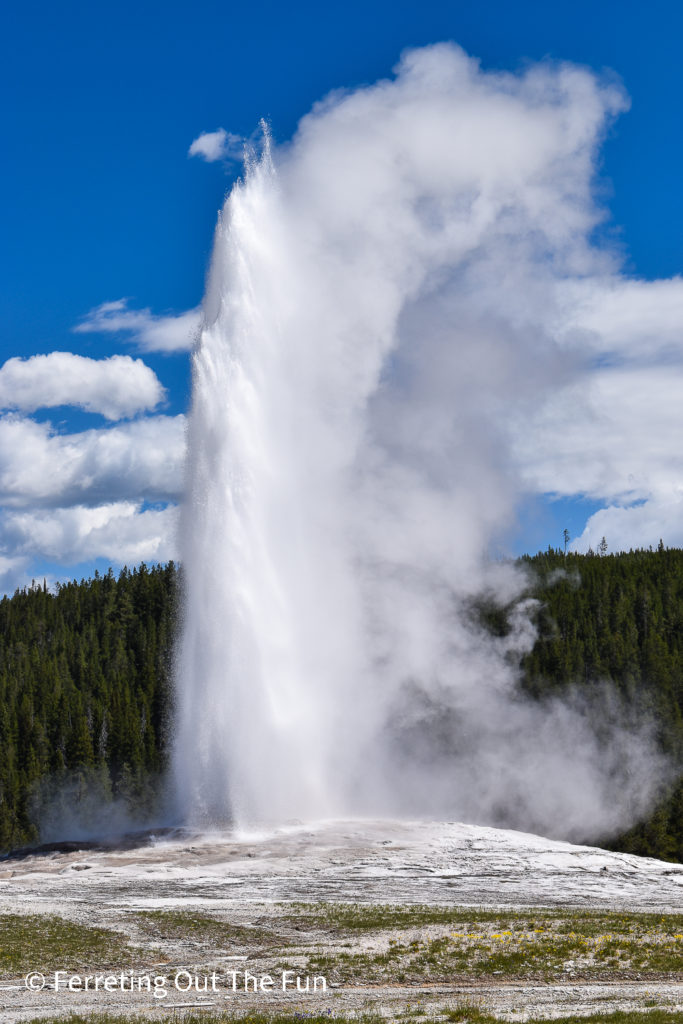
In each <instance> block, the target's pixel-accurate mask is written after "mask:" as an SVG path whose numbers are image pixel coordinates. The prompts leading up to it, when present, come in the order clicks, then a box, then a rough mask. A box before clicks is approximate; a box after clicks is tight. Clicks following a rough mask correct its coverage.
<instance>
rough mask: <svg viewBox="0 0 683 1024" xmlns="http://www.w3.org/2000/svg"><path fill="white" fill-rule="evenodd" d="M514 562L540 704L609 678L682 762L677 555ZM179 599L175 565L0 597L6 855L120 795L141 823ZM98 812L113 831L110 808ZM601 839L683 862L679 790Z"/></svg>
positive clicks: (681, 587)
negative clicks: (527, 606) (525, 583)
mask: <svg viewBox="0 0 683 1024" xmlns="http://www.w3.org/2000/svg"><path fill="white" fill-rule="evenodd" d="M521 564H522V566H523V567H524V568H525V569H526V570H527V572H528V575H529V587H528V593H527V595H526V596H530V597H534V598H535V599H536V600H537V601H538V611H537V616H538V627H539V639H538V641H537V643H536V644H535V646H534V649H533V650H532V651H531V652H530V653H529V654H528V655H527V656H526V657H525V658H524V662H523V665H522V670H523V674H522V678H521V681H520V686H521V687H522V688H523V689H524V690H525V691H526V693H527V694H528V695H529V696H530V697H531V698H533V699H536V700H544V699H546V698H547V697H549V696H552V695H556V694H557V693H558V692H559V691H561V690H562V689H563V688H567V687H573V688H576V689H579V690H580V691H581V693H582V694H583V695H584V697H585V699H586V700H587V701H588V702H591V701H594V702H595V708H596V709H597V710H598V711H599V709H600V703H599V701H600V694H601V685H602V684H603V682H608V683H611V684H612V685H613V686H614V687H615V688H616V690H617V691H618V693H619V694H621V696H622V698H623V700H624V702H625V703H626V705H627V706H628V707H629V708H630V709H631V711H632V713H633V715H634V716H635V717H636V718H639V719H642V718H643V717H648V718H651V719H652V720H653V721H654V723H655V726H656V732H657V738H658V742H659V744H660V746H661V748H662V749H663V750H664V751H666V753H667V754H668V755H669V757H670V759H671V761H672V763H673V764H674V765H683V551H681V550H667V549H665V548H664V547H663V545H660V548H659V549H658V550H657V551H634V552H629V553H626V554H619V555H609V554H606V553H604V550H603V553H602V554H601V555H573V554H570V553H569V554H566V555H565V554H564V552H563V551H562V550H550V551H548V552H545V553H543V554H539V555H535V556H533V557H525V558H523V559H522V560H521ZM177 591H178V573H177V570H176V568H175V567H174V565H173V564H172V563H171V564H169V565H167V566H164V567H161V566H156V567H153V568H147V567H146V566H144V565H142V566H140V567H139V568H138V569H135V570H132V571H130V570H128V569H124V570H123V572H122V573H121V574H120V575H119V577H118V579H117V578H115V577H114V575H113V573H112V572H111V571H110V572H109V573H108V574H107V575H106V576H100V575H97V574H96V575H95V577H94V578H93V579H91V580H85V581H82V582H81V583H75V582H74V583H70V584H67V585H64V586H60V587H59V588H58V591H57V593H56V594H51V593H49V592H47V591H46V590H45V589H44V588H40V587H34V588H31V589H28V590H25V591H20V592H17V593H16V594H15V595H14V596H13V597H11V598H4V599H3V600H2V601H0V750H1V751H2V754H3V756H2V759H0V850H8V849H10V848H16V847H18V846H21V845H24V844H30V843H34V842H37V841H38V840H39V839H40V838H43V840H44V839H45V838H46V836H47V835H48V834H49V829H44V831H43V835H42V837H41V836H40V835H39V827H38V826H39V823H42V824H43V825H44V826H45V824H46V823H47V824H48V825H49V821H50V816H51V814H52V815H53V816H54V817H55V818H57V819H59V820H60V821H62V822H63V821H65V820H66V821H73V822H75V823H78V824H81V825H84V826H86V827H87V826H88V819H89V817H90V821H91V823H92V822H93V821H95V822H96V815H95V811H96V810H97V809H98V808H99V807H101V806H102V805H109V804H110V801H115V805H113V806H115V807H116V809H118V810H122V811H125V812H126V813H127V815H128V818H129V820H131V819H132V820H136V819H137V820H138V821H139V822H140V824H141V825H143V824H145V822H147V821H149V820H150V818H151V817H152V816H153V814H154V811H155V808H156V807H157V806H158V802H159V799H160V786H159V785H158V781H159V779H160V778H161V776H162V773H163V771H164V768H165V765H166V757H167V746H168V733H169V715H170V706H171V696H170V685H169V675H170V663H171V658H172V642H173V629H174V622H175V612H176V605H177V598H176V595H177ZM474 610H475V612H476V614H477V616H478V618H479V621H480V622H482V623H483V625H484V626H485V628H486V629H488V630H490V631H492V632H493V633H494V634H498V635H501V634H504V633H505V632H506V630H507V629H508V628H509V627H508V620H509V613H510V611H511V609H510V608H501V607H498V606H495V605H493V604H491V603H487V602H486V601H482V602H479V603H478V604H477V605H476V608H475V609H474ZM107 818H108V820H109V821H110V822H112V824H113V827H116V825H115V823H116V815H115V814H114V813H112V814H111V815H108V816H107ZM100 827H101V822H100ZM64 838H68V837H64ZM585 839H586V840H587V841H600V840H601V837H600V836H586V837H585ZM608 845H610V846H611V848H613V849H618V850H624V851H627V852H631V853H638V854H643V855H650V856H656V857H661V858H664V859H669V860H678V861H683V782H680V781H679V782H678V784H676V785H671V786H670V787H669V790H668V791H667V792H666V793H664V794H662V799H661V802H660V803H659V805H658V806H657V807H653V809H652V814H651V815H650V816H649V818H648V819H647V821H644V822H641V823H640V824H638V825H637V826H636V827H635V828H633V829H632V830H631V831H629V832H628V833H627V834H626V835H623V836H620V837H618V838H617V839H613V840H612V841H611V842H610V844H608Z"/></svg>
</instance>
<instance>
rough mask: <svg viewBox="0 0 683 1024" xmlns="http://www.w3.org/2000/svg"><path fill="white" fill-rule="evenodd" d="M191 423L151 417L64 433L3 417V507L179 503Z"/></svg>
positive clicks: (0, 500)
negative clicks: (186, 429)
mask: <svg viewBox="0 0 683 1024" xmlns="http://www.w3.org/2000/svg"><path fill="white" fill-rule="evenodd" d="M184 423H185V420H184V417H183V416H173V417H170V416H152V417H147V418H145V419H142V420H136V421H134V422H132V423H125V424H120V425H118V426H115V427H111V428H109V429H106V430H85V431H82V432H80V433H76V434H59V433H57V432H55V431H54V429H53V427H52V426H51V424H50V423H36V422H35V421H33V420H31V419H26V418H23V417H20V416H14V415H11V414H10V415H6V416H3V417H0V504H2V505H4V506H6V507H8V508H14V509H18V508H31V507H43V508H45V509H47V508H50V507H53V506H65V505H75V504H88V505H95V504H99V503H102V502H112V501H116V500H121V499H129V500H131V501H139V500H142V499H145V500H147V501H173V500H175V499H177V497H178V495H179V493H180V489H181V485H182V467H183V458H184Z"/></svg>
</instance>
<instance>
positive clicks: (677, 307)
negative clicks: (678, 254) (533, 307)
mask: <svg viewBox="0 0 683 1024" xmlns="http://www.w3.org/2000/svg"><path fill="white" fill-rule="evenodd" d="M561 306H562V314H561V318H560V320H559V321H558V324H557V328H558V334H559V336H560V337H564V338H565V339H568V340H569V342H570V343H574V344H583V345H585V346H586V347H587V348H589V349H592V350H594V351H595V352H596V353H597V354H599V355H600V356H601V357H606V358H608V359H609V358H610V357H611V358H613V359H614V360H615V361H618V362H623V361H632V362H643V363H652V362H653V361H654V360H670V359H672V358H673V359H678V360H679V361H680V360H683V278H681V277H673V278H668V279H665V280H658V281H645V280H640V279H638V278H624V277H618V276H616V275H613V276H611V277H606V278H600V277H598V278H588V279H585V280H581V281H569V282H567V283H566V286H565V287H564V289H563V295H562V301H561Z"/></svg>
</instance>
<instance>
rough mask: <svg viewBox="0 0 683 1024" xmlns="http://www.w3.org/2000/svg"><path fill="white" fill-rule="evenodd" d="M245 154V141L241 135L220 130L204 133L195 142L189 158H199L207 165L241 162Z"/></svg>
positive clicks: (191, 147)
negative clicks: (219, 162) (222, 162)
mask: <svg viewBox="0 0 683 1024" xmlns="http://www.w3.org/2000/svg"><path fill="white" fill-rule="evenodd" d="M243 153H244V139H243V138H242V137H241V136H240V135H233V133H232V132H226V130H225V128H218V130H217V131H215V132H202V133H201V135H198V136H197V138H196V139H195V140H194V141H193V143H192V145H191V146H190V148H189V150H188V151H187V155H188V156H199V157H201V158H202V160H206V162H207V163H215V161H216V160H239V159H241V158H242V156H243Z"/></svg>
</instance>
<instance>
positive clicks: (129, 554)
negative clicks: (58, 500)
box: [0, 501, 177, 571]
mask: <svg viewBox="0 0 683 1024" xmlns="http://www.w3.org/2000/svg"><path fill="white" fill-rule="evenodd" d="M176 517H177V509H176V508H175V506H168V507H166V508H162V509H143V508H142V506H141V504H140V503H135V502H126V501H117V502H112V503H111V504H107V505H99V506H96V507H94V508H91V507H86V506H74V507H73V508H54V509H49V510H44V511H33V510H32V511H27V512H5V513H4V514H3V515H2V517H0V543H3V544H5V545H7V546H10V547H11V548H12V550H13V551H16V552H17V553H18V555H19V558H22V557H26V556H29V555H31V556H36V555H40V557H42V558H48V559H51V560H54V561H57V562H59V563H61V564H63V565H68V564H69V563H78V562H84V561H89V560H90V559H95V558H106V559H110V560H111V561H112V562H115V563H118V564H121V563H124V562H128V563H130V564H137V563H138V562H141V561H146V562H149V561H154V562H156V561H167V560H168V559H170V558H174V557H176V542H175V534H176ZM13 561H15V562H16V561H18V559H16V558H15V559H13ZM1 570H2V564H1V561H0V571H1Z"/></svg>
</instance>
